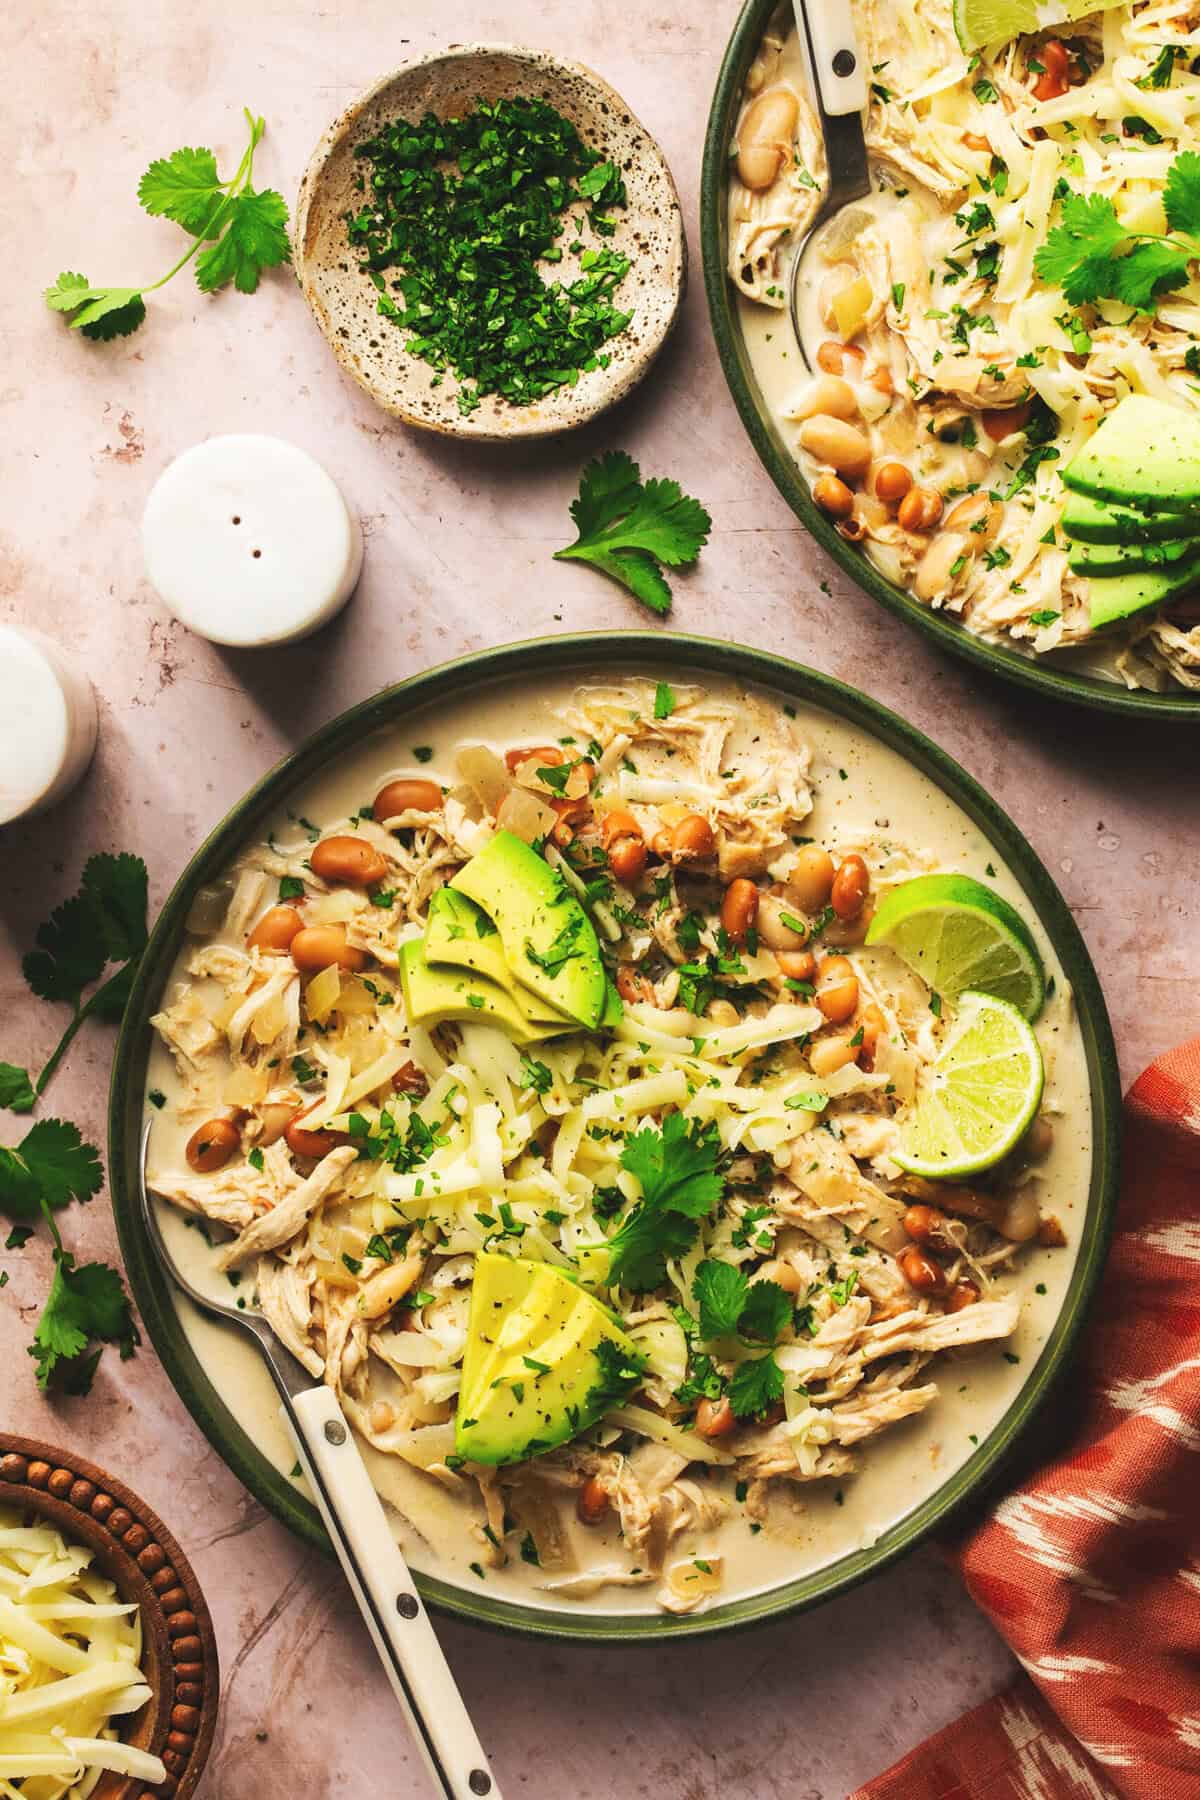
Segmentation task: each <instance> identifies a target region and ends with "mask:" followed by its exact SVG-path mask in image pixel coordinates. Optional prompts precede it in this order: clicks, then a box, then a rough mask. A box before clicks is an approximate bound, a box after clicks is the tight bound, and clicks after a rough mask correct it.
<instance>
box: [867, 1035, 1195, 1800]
mask: <svg viewBox="0 0 1200 1800" xmlns="http://www.w3.org/2000/svg"><path fill="white" fill-rule="evenodd" d="M1124 1170H1125V1174H1124V1185H1123V1192H1122V1196H1121V1204H1120V1208H1119V1210H1118V1214H1117V1230H1116V1236H1115V1238H1114V1240H1113V1246H1112V1252H1111V1255H1110V1257H1109V1261H1108V1267H1107V1269H1106V1272H1105V1276H1104V1281H1103V1284H1102V1286H1101V1289H1100V1292H1099V1294H1098V1296H1097V1299H1096V1302H1095V1306H1094V1309H1093V1312H1092V1318H1091V1323H1090V1325H1089V1326H1088V1329H1087V1331H1086V1333H1085V1336H1084V1340H1083V1345H1082V1348H1081V1351H1080V1353H1079V1356H1078V1358H1077V1361H1076V1364H1075V1366H1074V1368H1073V1370H1072V1372H1071V1376H1070V1378H1069V1380H1068V1381H1067V1382H1066V1383H1064V1384H1063V1385H1062V1386H1060V1387H1059V1389H1058V1390H1057V1391H1056V1393H1055V1394H1053V1395H1052V1396H1051V1398H1050V1399H1049V1401H1048V1402H1047V1408H1046V1412H1047V1414H1048V1415H1049V1419H1048V1424H1049V1428H1050V1432H1051V1434H1052V1435H1053V1434H1057V1446H1056V1453H1055V1454H1053V1455H1052V1456H1051V1457H1050V1460H1048V1461H1047V1462H1045V1463H1044V1464H1043V1465H1042V1466H1041V1467H1040V1468H1039V1469H1038V1470H1037V1472H1036V1473H1035V1474H1033V1475H1031V1476H1030V1477H1029V1478H1028V1479H1027V1480H1025V1481H1023V1482H1021V1483H1020V1485H1019V1486H1017V1487H1016V1488H1015V1489H1014V1490H1013V1492H1012V1493H1010V1494H1009V1495H1008V1496H1007V1497H1006V1498H1005V1499H1003V1500H1001V1501H1000V1503H999V1504H998V1505H997V1506H995V1507H994V1508H993V1509H992V1511H991V1512H990V1513H989V1514H988V1516H987V1518H986V1519H985V1520H984V1521H983V1523H982V1524H980V1525H977V1526H975V1527H974V1528H972V1529H970V1531H969V1532H968V1535H966V1536H965V1537H964V1538H963V1539H962V1541H961V1542H960V1543H958V1544H957V1545H956V1546H955V1547H954V1548H953V1549H952V1551H951V1552H950V1554H951V1557H952V1560H953V1561H954V1562H955V1563H956V1565H957V1566H958V1568H959V1569H960V1571H961V1573H962V1575H963V1578H964V1580H965V1581H966V1584H967V1589H968V1591H969V1593H970V1595H971V1598H972V1599H973V1600H974V1601H975V1603H976V1605H978V1606H980V1607H982V1609H983V1611H984V1612H986V1613H987V1615H988V1617H989V1618H990V1619H991V1621H992V1623H993V1624H994V1625H995V1627H996V1629H997V1630H998V1631H1000V1632H1002V1633H1003V1635H1004V1637H1005V1638H1007V1640H1008V1642H1009V1644H1010V1645H1011V1646H1012V1649H1013V1651H1014V1652H1015V1654H1016V1655H1017V1656H1018V1657H1019V1658H1020V1660H1021V1663H1022V1664H1023V1666H1024V1669H1025V1671H1026V1673H1025V1674H1024V1675H1022V1676H1021V1677H1020V1678H1019V1679H1018V1681H1017V1682H1016V1684H1015V1685H1014V1686H1013V1687H1011V1688H1010V1689H1009V1690H1008V1691H1007V1692H1006V1693H1003V1694H999V1695H997V1696H996V1698H995V1699H993V1700H988V1701H986V1702H985V1703H984V1704H983V1705H982V1706H977V1707H976V1708H975V1709H974V1711H972V1712H969V1713H967V1714H966V1715H965V1716H964V1717H963V1718H961V1719H959V1720H958V1721H957V1722H956V1723H955V1724H953V1725H949V1726H947V1728H946V1729H945V1730H944V1731H940V1732H938V1733H937V1734H936V1736H934V1737H931V1738H930V1739H928V1741H927V1742H926V1743H924V1744H922V1745H921V1746H920V1747H919V1748H918V1749H916V1750H914V1751H913V1752H912V1754H911V1755H909V1756H906V1757H904V1758H903V1760H902V1761H901V1762H898V1763H896V1764H895V1765H894V1767H892V1768H891V1769H888V1770H887V1771H886V1773H885V1774H883V1775H879V1776H877V1777H876V1778H875V1780H874V1781H869V1782H868V1783H867V1785H866V1786H865V1787H863V1788H859V1789H858V1790H857V1792H856V1793H855V1794H854V1795H852V1796H851V1797H850V1800H1200V1038H1194V1039H1193V1040H1192V1041H1191V1042H1190V1043H1187V1044H1184V1045H1183V1046H1182V1047H1181V1048H1180V1049H1178V1050H1173V1051H1171V1052H1169V1053H1168V1054H1167V1055H1166V1056H1162V1057H1160V1058H1159V1059H1158V1061H1157V1062H1155V1063H1152V1064H1151V1066H1150V1067H1149V1068H1148V1069H1147V1070H1146V1072H1145V1074H1144V1075H1142V1076H1141V1077H1140V1078H1139V1080H1138V1081H1136V1082H1135V1083H1134V1085H1133V1087H1132V1088H1131V1089H1130V1091H1129V1093H1128V1095H1127V1096H1126V1100H1125V1149H1124ZM1046 1423H1047V1421H1046V1417H1045V1415H1043V1424H1044V1426H1045V1424H1046Z"/></svg>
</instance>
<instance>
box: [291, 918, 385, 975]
mask: <svg viewBox="0 0 1200 1800" xmlns="http://www.w3.org/2000/svg"><path fill="white" fill-rule="evenodd" d="M291 955H292V961H293V962H294V963H295V965H296V967H297V968H298V969H299V970H300V972H301V974H302V975H315V974H317V973H318V971H319V970H321V969H328V968H329V967H330V965H331V964H332V963H336V964H337V966H338V968H339V969H348V970H349V971H350V972H351V973H352V974H353V973H357V971H358V970H359V969H362V968H365V966H366V961H367V957H366V952H365V951H363V950H358V949H356V948H355V947H354V945H353V944H348V943H347V942H346V927H345V926H344V925H306V926H305V927H304V930H303V931H298V932H297V933H296V935H295V937H294V938H293V939H292V942H291Z"/></svg>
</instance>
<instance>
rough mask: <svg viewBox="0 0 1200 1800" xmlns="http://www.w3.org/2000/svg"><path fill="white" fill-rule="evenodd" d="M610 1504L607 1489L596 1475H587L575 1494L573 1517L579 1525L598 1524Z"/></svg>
mask: <svg viewBox="0 0 1200 1800" xmlns="http://www.w3.org/2000/svg"><path fill="white" fill-rule="evenodd" d="M610 1505H611V1502H610V1500H609V1498H608V1489H607V1488H606V1487H604V1485H603V1484H602V1482H601V1481H600V1480H599V1478H598V1477H597V1476H595V1475H589V1476H588V1478H587V1480H586V1481H585V1482H584V1484H583V1486H582V1487H581V1488H580V1490H579V1492H578V1493H577V1494H576V1496H575V1517H576V1518H577V1519H578V1520H579V1523H580V1524H581V1525H599V1523H600V1521H601V1520H602V1519H603V1518H604V1516H605V1514H606V1513H607V1512H608V1510H609V1507H610Z"/></svg>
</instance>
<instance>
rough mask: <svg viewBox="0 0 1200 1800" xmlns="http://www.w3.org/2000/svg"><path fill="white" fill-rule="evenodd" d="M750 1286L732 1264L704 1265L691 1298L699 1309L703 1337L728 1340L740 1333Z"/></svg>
mask: <svg viewBox="0 0 1200 1800" xmlns="http://www.w3.org/2000/svg"><path fill="white" fill-rule="evenodd" d="M749 1291H750V1283H749V1282H748V1281H747V1280H746V1277H745V1276H744V1275H743V1274H742V1271H741V1270H740V1269H739V1268H737V1267H736V1266H735V1265H734V1264H733V1263H726V1262H713V1261H708V1262H702V1263H701V1264H700V1267H699V1268H698V1269H697V1270H696V1275H695V1279H694V1281H693V1282H692V1298H693V1299H694V1300H695V1301H696V1302H697V1303H698V1305H699V1307H700V1336H701V1337H702V1338H705V1339H710V1338H717V1337H728V1336H729V1335H730V1334H731V1333H732V1332H735V1331H736V1330H737V1324H738V1320H739V1319H740V1318H741V1316H742V1308H743V1307H744V1306H745V1304H746V1296H747V1294H748V1292H749Z"/></svg>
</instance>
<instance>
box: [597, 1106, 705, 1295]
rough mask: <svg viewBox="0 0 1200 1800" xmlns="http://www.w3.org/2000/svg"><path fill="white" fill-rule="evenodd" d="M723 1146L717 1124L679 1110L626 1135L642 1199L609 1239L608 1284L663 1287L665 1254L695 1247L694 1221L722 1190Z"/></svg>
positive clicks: (625, 1163)
mask: <svg viewBox="0 0 1200 1800" xmlns="http://www.w3.org/2000/svg"><path fill="white" fill-rule="evenodd" d="M719 1148H720V1140H719V1138H718V1136H717V1132H716V1128H715V1126H703V1125H699V1124H697V1123H696V1122H695V1121H689V1120H687V1119H685V1118H684V1117H683V1115H682V1114H681V1113H671V1114H669V1115H668V1117H667V1118H666V1119H664V1120H663V1124H662V1129H661V1131H655V1130H654V1128H653V1127H652V1126H645V1127H644V1128H643V1129H642V1130H641V1131H638V1132H635V1133H634V1134H633V1136H631V1137H627V1138H626V1140H625V1143H624V1145H623V1147H622V1150H621V1165H622V1167H623V1168H625V1169H627V1170H628V1171H629V1173H630V1174H631V1175H634V1176H635V1177H636V1178H637V1180H638V1181H639V1182H640V1183H641V1187H642V1199H641V1204H640V1205H639V1206H638V1207H637V1208H636V1209H635V1210H634V1211H633V1212H632V1213H631V1214H630V1215H629V1217H628V1218H627V1219H626V1220H625V1221H624V1223H623V1224H622V1225H621V1226H620V1227H619V1228H618V1229H617V1231H616V1232H615V1233H614V1235H613V1236H612V1237H611V1238H610V1239H609V1241H608V1247H609V1272H608V1282H609V1286H610V1287H618V1286H619V1287H628V1288H631V1289H632V1290H633V1291H634V1292H637V1293H644V1292H645V1291H646V1290H647V1289H648V1288H654V1287H659V1286H661V1284H662V1282H663V1281H664V1280H665V1279H666V1262H667V1259H668V1258H669V1257H678V1256H682V1255H684V1254H685V1253H686V1251H688V1250H689V1249H690V1248H691V1246H692V1244H693V1243H694V1242H695V1239H696V1232H697V1230H698V1225H697V1224H696V1221H697V1220H699V1219H702V1218H703V1217H704V1216H705V1214H707V1213H708V1212H710V1211H711V1210H712V1208H713V1207H714V1206H715V1205H716V1203H717V1201H718V1200H719V1199H720V1198H721V1195H722V1193H723V1191H724V1182H723V1181H722V1179H721V1177H720V1175H718V1174H717V1167H716V1164H717V1154H718V1151H719Z"/></svg>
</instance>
